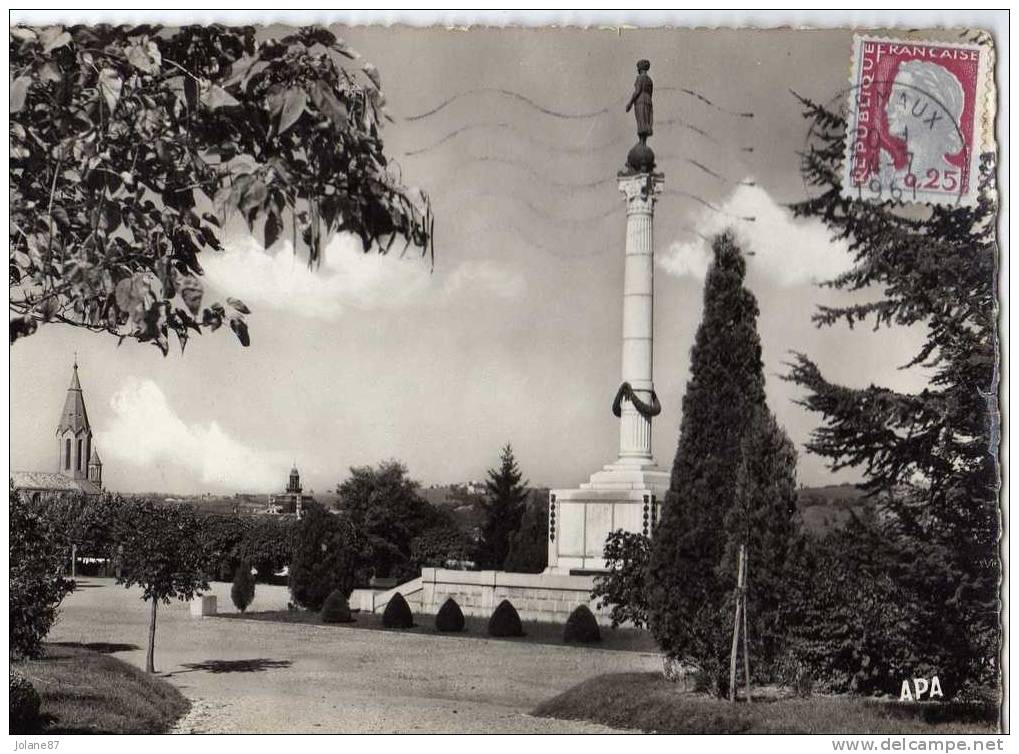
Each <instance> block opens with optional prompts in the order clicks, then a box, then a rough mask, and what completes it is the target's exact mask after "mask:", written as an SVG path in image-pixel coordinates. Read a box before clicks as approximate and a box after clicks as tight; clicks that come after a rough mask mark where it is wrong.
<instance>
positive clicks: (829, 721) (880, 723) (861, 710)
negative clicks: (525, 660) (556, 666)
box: [533, 673, 998, 735]
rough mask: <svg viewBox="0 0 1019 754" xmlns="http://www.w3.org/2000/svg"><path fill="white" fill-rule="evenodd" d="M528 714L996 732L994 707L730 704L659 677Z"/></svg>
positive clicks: (614, 679) (866, 702)
mask: <svg viewBox="0 0 1019 754" xmlns="http://www.w3.org/2000/svg"><path fill="white" fill-rule="evenodd" d="M533 714H534V715H536V716H538V717H555V718H560V719H564V720H588V721H591V722H595V723H601V724H603V725H608V726H611V727H613V728H621V729H636V730H642V731H645V732H648V733H652V732H653V733H678V734H684V733H686V734H689V733H701V734H718V733H828V734H840V733H842V734H866V733H883V734H907V733H923V734H938V733H982V734H985V735H986V734H992V733H996V732H998V724H997V719H998V718H997V708H996V707H994V706H993V705H965V704H952V703H945V704H940V703H937V702H935V703H929V702H925V703H922V704H908V703H901V704H900V703H898V702H886V701H880V700H876V699H865V698H860V697H849V696H814V697H811V698H807V699H800V698H796V697H785V698H781V697H771V698H768V699H766V700H765V699H761V700H755V701H754V702H752V703H750V704H747V703H745V702H739V703H737V704H730V703H729V702H728V701H726V700H721V699H716V698H714V697H710V696H707V695H704V694H697V693H692V692H687V691H683V690H682V688H681V687H679V686H677V685H676V684H675V683H670V682H669V681H667V680H665V679H664V678H663V677H662V676H661V675H659V674H658V673H612V674H607V675H600V676H596V677H594V678H591V679H590V680H587V681H585V682H584V683H581V684H579V685H577V686H574V687H573V688H572V689H569V690H568V691H565V692H564V693H562V694H560V695H559V696H556V697H554V698H552V699H550V700H548V701H547V702H543V703H542V704H541V705H539V706H538V708H537V709H536V710H534V712H533Z"/></svg>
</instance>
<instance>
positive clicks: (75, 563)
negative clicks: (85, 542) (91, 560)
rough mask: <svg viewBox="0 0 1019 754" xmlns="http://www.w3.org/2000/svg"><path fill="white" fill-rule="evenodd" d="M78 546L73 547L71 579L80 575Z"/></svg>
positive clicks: (73, 545)
mask: <svg viewBox="0 0 1019 754" xmlns="http://www.w3.org/2000/svg"><path fill="white" fill-rule="evenodd" d="M77 567H78V545H75V544H72V545H71V578H72V579H73V578H75V577H76V576H77V575H78V569H77Z"/></svg>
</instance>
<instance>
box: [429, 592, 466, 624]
mask: <svg viewBox="0 0 1019 754" xmlns="http://www.w3.org/2000/svg"><path fill="white" fill-rule="evenodd" d="M435 629H436V630H437V631H463V630H464V614H463V610H461V609H460V606H459V605H458V604H456V600H455V599H453V598H452V597H447V598H446V601H445V602H443V603H442V607H440V608H439V612H438V613H436V615H435Z"/></svg>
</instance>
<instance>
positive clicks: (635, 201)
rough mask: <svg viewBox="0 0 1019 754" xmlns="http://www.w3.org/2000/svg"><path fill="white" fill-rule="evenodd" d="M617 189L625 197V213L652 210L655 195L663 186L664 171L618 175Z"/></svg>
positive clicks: (648, 211)
mask: <svg viewBox="0 0 1019 754" xmlns="http://www.w3.org/2000/svg"><path fill="white" fill-rule="evenodd" d="M617 177H618V180H619V191H620V193H622V194H623V196H624V197H625V198H626V211H627V213H628V214H629V213H642V214H643V213H650V212H653V211H654V204H655V196H656V195H657V194H660V193H661V192H662V189H663V188H664V187H665V174H664V173H635V174H629V175H628V174H624V173H620V174H619V175H618V176H617Z"/></svg>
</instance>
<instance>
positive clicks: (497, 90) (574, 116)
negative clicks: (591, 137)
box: [404, 86, 754, 121]
mask: <svg viewBox="0 0 1019 754" xmlns="http://www.w3.org/2000/svg"><path fill="white" fill-rule="evenodd" d="M658 91H660V92H680V93H681V94H685V95H687V96H689V97H693V98H694V99H697V100H698V101H700V102H702V103H704V104H706V105H708V106H709V107H712V108H714V109H715V110H717V111H718V112H720V113H725V114H726V115H732V116H734V117H737V118H753V117H754V114H753V113H751V112H740V111H737V110H730V109H729V108H726V107H722V106H721V105H718V104H715V103H714V102H713V101H712V100H710V99H708V98H707V97H706V96H704V95H703V94H701V93H700V92H698V91H696V90H694V89H688V88H686V87H675V86H664V87H658ZM477 94H499V95H502V96H504V97H509V98H511V99H515V100H518V101H520V102H523V103H524V104H526V105H528V106H529V107H531V108H532V109H534V110H536V111H538V112H540V113H543V114H545V115H550V116H552V117H553V118H562V119H564V120H583V119H586V118H597V117H599V116H601V115H607V114H608V113H610V112H615V111H616V110H617V109H618V108H617V106H618V105H619V104H621V101H619V102H617V101H615V100H614V101H613V102H612V103H611V104H609V105H606V106H605V107H600V108H598V109H597V110H591V111H589V112H581V113H569V112H563V111H560V110H553V109H552V108H550V107H545V106H544V105H541V104H539V103H537V102H535V101H534V100H533V99H531V98H530V97H528V96H526V95H524V94H521V93H520V92H516V91H513V90H512V89H503V88H502V87H494V86H481V87H475V88H473V89H465V90H464V91H462V92H458V93H457V94H454V95H453V96H451V97H448V98H446V99H444V100H443V101H442V102H440V103H439V104H438V105H436V106H435V107H432V108H430V109H428V110H425V111H424V112H420V113H416V114H415V115H408V116H405V117H404V120H407V121H416V120H422V119H424V118H428V117H430V116H432V115H435V114H436V113H439V112H441V111H442V110H444V109H445V108H446V107H448V106H449V105H451V104H453V103H454V102H456V101H457V100H459V99H463V98H464V97H470V96H474V95H477Z"/></svg>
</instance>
